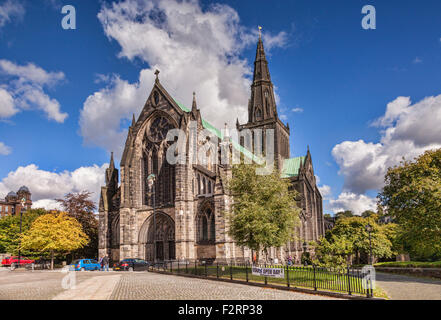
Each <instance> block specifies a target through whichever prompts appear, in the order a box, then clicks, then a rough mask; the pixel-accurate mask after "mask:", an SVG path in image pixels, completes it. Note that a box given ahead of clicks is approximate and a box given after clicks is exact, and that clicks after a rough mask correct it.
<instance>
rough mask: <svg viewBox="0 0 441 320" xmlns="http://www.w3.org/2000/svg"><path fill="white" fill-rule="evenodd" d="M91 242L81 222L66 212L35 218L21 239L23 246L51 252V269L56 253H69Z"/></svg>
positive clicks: (42, 251) (23, 247)
mask: <svg viewBox="0 0 441 320" xmlns="http://www.w3.org/2000/svg"><path fill="white" fill-rule="evenodd" d="M88 242H89V239H88V237H87V235H86V234H85V233H84V231H83V228H82V227H81V224H80V223H79V222H78V221H77V220H76V219H75V218H72V217H70V216H69V215H68V214H67V213H65V212H60V213H48V214H45V215H42V216H40V217H38V218H37V219H35V221H34V222H33V223H32V225H31V227H30V229H29V230H28V231H26V232H25V233H24V234H23V236H22V239H21V248H22V249H28V250H36V251H38V252H41V253H50V256H51V269H53V268H54V256H55V253H68V252H71V251H73V250H77V249H79V248H82V247H84V246H85V245H87V243H88Z"/></svg>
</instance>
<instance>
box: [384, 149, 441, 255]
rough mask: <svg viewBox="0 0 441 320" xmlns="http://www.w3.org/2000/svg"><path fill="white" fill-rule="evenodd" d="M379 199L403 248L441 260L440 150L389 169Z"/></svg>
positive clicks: (426, 153) (429, 152)
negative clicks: (397, 232)
mask: <svg viewBox="0 0 441 320" xmlns="http://www.w3.org/2000/svg"><path fill="white" fill-rule="evenodd" d="M378 197H379V199H380V204H381V205H382V206H383V207H384V208H386V209H387V213H388V215H390V216H391V217H392V218H393V219H394V220H395V222H396V223H398V224H399V226H400V234H399V238H400V239H401V240H402V243H401V244H402V246H403V247H405V248H408V250H409V251H410V253H411V254H414V255H416V256H417V257H419V258H423V259H431V258H432V259H436V258H439V257H441V149H438V150H433V151H427V152H425V153H424V154H423V155H421V156H419V157H418V158H415V159H414V161H413V162H411V161H404V160H403V161H402V162H401V163H400V165H399V166H395V167H393V168H389V170H388V171H387V174H386V177H385V186H384V188H383V190H382V192H381V193H380V194H379V196H378Z"/></svg>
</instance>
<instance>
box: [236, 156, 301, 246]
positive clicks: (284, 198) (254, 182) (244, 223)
mask: <svg viewBox="0 0 441 320" xmlns="http://www.w3.org/2000/svg"><path fill="white" fill-rule="evenodd" d="M256 168H257V166H256V165H247V164H240V165H235V166H234V167H233V170H232V178H231V179H230V180H229V183H228V186H229V190H230V192H231V193H232V195H233V196H234V201H233V208H232V213H231V214H228V220H229V223H230V228H229V234H230V235H231V236H232V237H233V238H234V240H235V241H236V243H237V244H238V245H239V246H246V247H248V248H250V249H252V250H253V251H255V252H256V253H257V254H258V253H259V252H260V250H264V252H267V250H268V249H269V248H271V247H276V248H279V247H281V246H283V245H285V244H286V243H287V242H288V241H290V240H292V239H293V236H294V230H295V227H296V226H297V224H298V221H299V213H300V209H299V208H298V207H297V205H296V197H297V192H296V191H295V190H292V189H291V183H290V182H289V180H286V179H280V173H279V172H277V171H274V172H273V173H272V174H269V175H258V174H256Z"/></svg>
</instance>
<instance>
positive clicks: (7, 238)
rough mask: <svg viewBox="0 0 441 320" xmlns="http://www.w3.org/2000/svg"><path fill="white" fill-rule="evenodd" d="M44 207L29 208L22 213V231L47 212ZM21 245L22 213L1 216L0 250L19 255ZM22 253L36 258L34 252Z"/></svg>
mask: <svg viewBox="0 0 441 320" xmlns="http://www.w3.org/2000/svg"><path fill="white" fill-rule="evenodd" d="M46 213H47V211H46V210H44V209H29V210H27V211H26V212H24V213H23V214H22V232H23V233H24V232H26V231H27V230H29V228H30V227H31V225H32V223H33V222H34V220H35V219H37V218H38V217H39V216H41V215H44V214H46ZM19 245H20V215H9V216H6V217H3V218H0V252H1V253H9V254H12V255H18V247H19ZM21 255H23V256H26V257H28V258H36V257H35V256H33V254H32V252H29V251H26V250H25V251H23V252H21Z"/></svg>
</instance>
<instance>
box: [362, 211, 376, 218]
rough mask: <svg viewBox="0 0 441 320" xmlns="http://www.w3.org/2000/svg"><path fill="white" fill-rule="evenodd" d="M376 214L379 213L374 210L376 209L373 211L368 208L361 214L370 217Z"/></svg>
mask: <svg viewBox="0 0 441 320" xmlns="http://www.w3.org/2000/svg"><path fill="white" fill-rule="evenodd" d="M374 214H377V213H376V212H374V211H372V210H366V211H364V212H363V213H362V214H361V216H362V217H363V218H369V217H371V216H372V215H374Z"/></svg>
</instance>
